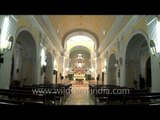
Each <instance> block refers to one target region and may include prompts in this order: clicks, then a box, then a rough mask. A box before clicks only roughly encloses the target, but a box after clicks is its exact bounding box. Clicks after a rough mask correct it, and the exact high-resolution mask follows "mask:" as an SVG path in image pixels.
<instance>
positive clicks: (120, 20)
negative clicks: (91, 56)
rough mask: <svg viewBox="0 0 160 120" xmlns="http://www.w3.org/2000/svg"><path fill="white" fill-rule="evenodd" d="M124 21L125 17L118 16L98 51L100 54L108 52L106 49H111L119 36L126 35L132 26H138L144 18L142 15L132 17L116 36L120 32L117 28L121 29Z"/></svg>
mask: <svg viewBox="0 0 160 120" xmlns="http://www.w3.org/2000/svg"><path fill="white" fill-rule="evenodd" d="M124 19H125V16H117V18H116V19H115V21H114V23H113V25H112V27H111V29H110V31H109V32H108V33H107V35H106V37H105V39H104V40H103V41H102V43H101V45H100V47H99V49H98V51H99V53H102V52H103V51H104V50H105V51H106V49H107V48H109V47H110V46H111V45H112V43H114V41H115V39H116V38H118V36H121V35H122V34H126V33H127V32H128V30H129V28H130V27H131V26H133V25H134V24H136V23H137V22H138V21H140V20H141V19H142V16H140V15H134V16H132V17H131V18H130V20H129V21H128V22H127V23H125V25H124V26H123V28H122V29H121V31H120V32H118V34H116V33H117V31H119V30H120V29H117V28H120V26H121V25H122V23H123V21H124ZM115 34H116V35H115Z"/></svg>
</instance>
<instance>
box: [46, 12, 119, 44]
mask: <svg viewBox="0 0 160 120" xmlns="http://www.w3.org/2000/svg"><path fill="white" fill-rule="evenodd" d="M115 17H116V16H115V15H50V16H49V20H50V21H51V24H52V26H53V28H54V29H55V30H56V32H57V35H58V37H59V40H60V42H61V43H62V40H63V39H64V37H65V36H66V35H67V34H69V33H71V32H73V31H78V30H84V31H86V32H89V33H91V34H92V35H94V36H95V37H96V38H97V39H98V42H99V44H100V43H101V42H102V41H103V39H104V37H105V34H104V31H105V33H107V32H108V31H109V30H110V28H111V26H112V24H113V22H114V20H115Z"/></svg>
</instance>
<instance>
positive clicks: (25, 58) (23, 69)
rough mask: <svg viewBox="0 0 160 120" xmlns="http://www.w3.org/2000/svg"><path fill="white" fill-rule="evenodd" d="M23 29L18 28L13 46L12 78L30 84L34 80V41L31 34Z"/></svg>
mask: <svg viewBox="0 0 160 120" xmlns="http://www.w3.org/2000/svg"><path fill="white" fill-rule="evenodd" d="M24 29H25V28H21V29H19V30H18V32H17V35H16V40H15V44H14V47H13V56H14V58H15V62H14V66H15V67H14V80H18V81H19V82H20V83H21V85H32V84H34V83H35V81H36V74H35V70H36V69H35V66H36V43H35V39H34V38H33V35H32V34H31V33H30V32H29V31H28V30H24Z"/></svg>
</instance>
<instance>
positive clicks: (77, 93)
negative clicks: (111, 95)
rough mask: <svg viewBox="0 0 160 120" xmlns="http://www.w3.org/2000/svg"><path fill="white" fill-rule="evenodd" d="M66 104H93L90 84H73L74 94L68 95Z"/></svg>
mask: <svg viewBox="0 0 160 120" xmlns="http://www.w3.org/2000/svg"><path fill="white" fill-rule="evenodd" d="M64 105H93V101H92V100H91V98H90V95H89V91H88V86H83V85H82V86H80V85H79V86H76V85H73V86H72V94H71V95H70V96H69V97H68V99H67V100H66V102H65V103H64Z"/></svg>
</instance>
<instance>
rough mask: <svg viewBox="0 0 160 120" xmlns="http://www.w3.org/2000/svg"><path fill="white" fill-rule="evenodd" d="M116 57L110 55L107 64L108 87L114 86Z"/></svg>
mask: <svg viewBox="0 0 160 120" xmlns="http://www.w3.org/2000/svg"><path fill="white" fill-rule="evenodd" d="M115 63H116V57H115V54H111V55H110V57H109V64H108V73H107V74H108V75H107V77H108V79H107V84H109V85H116V67H115Z"/></svg>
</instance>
